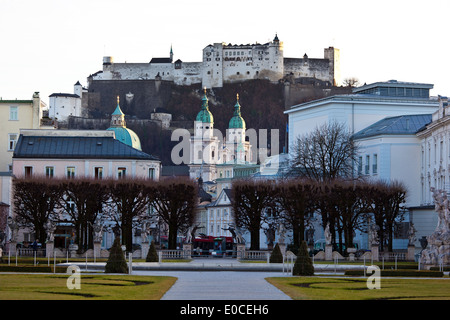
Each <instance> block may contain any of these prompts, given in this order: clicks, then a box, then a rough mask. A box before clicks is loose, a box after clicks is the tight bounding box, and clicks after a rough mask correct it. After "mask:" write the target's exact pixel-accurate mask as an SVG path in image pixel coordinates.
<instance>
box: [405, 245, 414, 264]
mask: <svg viewBox="0 0 450 320" xmlns="http://www.w3.org/2000/svg"><path fill="white" fill-rule="evenodd" d="M415 251H416V247H415V246H414V245H408V252H407V254H406V260H407V261H415V260H416V257H415Z"/></svg>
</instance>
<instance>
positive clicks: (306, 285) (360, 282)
mask: <svg viewBox="0 0 450 320" xmlns="http://www.w3.org/2000/svg"><path fill="white" fill-rule="evenodd" d="M266 280H267V281H268V282H269V283H271V284H272V285H274V286H276V287H277V288H279V289H280V290H281V291H283V292H284V293H286V294H287V295H289V296H290V297H291V298H292V299H294V300H450V280H449V279H393V278H383V277H381V280H380V287H381V288H380V289H372V290H370V289H368V287H367V279H366V278H344V277H336V278H327V277H289V278H285V277H272V278H267V279H266Z"/></svg>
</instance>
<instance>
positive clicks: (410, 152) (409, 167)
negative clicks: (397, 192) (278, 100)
mask: <svg viewBox="0 0 450 320" xmlns="http://www.w3.org/2000/svg"><path fill="white" fill-rule="evenodd" d="M431 88H433V85H431V84H421V83H410V82H399V81H396V80H391V81H387V82H377V83H373V84H369V85H364V86H362V87H359V88H356V89H354V90H353V94H349V95H342V96H332V97H328V98H325V99H320V100H315V101H311V102H307V103H303V104H300V105H295V106H292V107H291V108H290V109H289V110H287V111H285V114H287V115H288V117H289V144H290V146H292V144H293V143H294V142H295V140H296V138H297V137H298V136H299V135H304V134H308V133H309V132H311V131H312V130H313V129H314V128H315V127H317V126H320V125H322V124H324V123H327V122H330V121H337V122H339V123H344V124H345V125H346V127H347V128H348V130H349V131H350V132H351V133H353V134H354V135H353V137H354V139H355V141H356V142H357V143H358V145H359V146H360V154H359V156H358V163H357V164H355V170H356V174H357V175H360V176H365V177H366V178H369V179H379V180H384V181H393V180H397V181H400V182H403V183H404V184H405V186H406V188H407V191H408V193H407V199H406V207H407V209H408V211H409V215H407V216H406V219H405V222H413V223H414V226H415V228H416V229H417V234H416V238H417V239H420V237H421V236H423V235H425V234H427V230H428V229H429V227H428V225H435V224H434V222H433V221H434V219H435V217H434V215H433V214H431V215H430V213H432V212H430V210H429V209H430V207H425V208H424V207H423V206H422V204H429V202H427V201H430V194H429V192H427V188H428V190H429V185H430V183H429V182H426V181H425V182H424V180H425V179H424V178H423V177H426V176H427V175H428V176H430V177H436V179H435V180H436V183H437V185H439V183H441V185H444V181H445V178H444V177H442V176H441V177H439V175H438V174H437V173H436V174H434V172H439V166H438V168H437V169H436V168H432V170H434V171H432V172H433V173H430V172H428V173H422V176H423V177H422V178H421V175H420V171H421V168H422V171H423V168H424V165H423V164H422V163H423V159H424V158H426V155H425V153H426V152H427V151H426V150H428V151H429V153H433V152H437V151H436V150H437V148H442V149H444V146H443V145H442V146H441V145H440V142H438V140H436V139H435V138H433V139H431V140H432V141H433V142H429V143H424V142H422V139H423V135H424V134H425V131H421V132H420V133H418V134H417V135H416V133H417V131H419V130H421V129H422V128H424V126H426V125H427V123H429V122H430V121H431V118H432V117H431V115H432V114H434V115H433V119H435V118H436V117H437V116H436V115H437V110H438V108H439V101H438V100H437V99H435V98H432V97H430V96H429V90H430V89H431ZM441 104H442V103H441ZM429 135H430V136H431V133H430V134H429ZM449 139H450V135H449ZM449 139H447V143H449V141H448V140H449ZM441 140H442V141H444V140H445V139H444V138H442V139H441ZM427 148H428V149H427ZM425 149H426V150H425ZM449 150H450V149H449ZM421 154H422V155H421ZM433 156H434V154H433ZM428 157H431V156H430V155H428ZM433 159H434V158H433ZM433 161H434V160H433ZM441 170H442V169H441ZM430 179H431V178H430ZM446 181H450V180H448V178H447V180H446ZM433 182H434V181H433ZM427 197H428V198H427ZM418 208H419V209H418ZM424 209H425V211H424ZM432 230H434V228H433V229H432ZM431 232H432V231H431ZM431 232H430V233H431ZM428 234H429V233H428ZM357 241H359V242H360V243H362V244H363V243H365V242H366V240H365V239H364V237H363V238H362V239H358V240H357ZM406 245H407V240H406V239H403V240H400V241H397V242H394V249H398V248H404V247H405V246H406ZM415 245H416V250H420V242H419V241H416V242H415ZM396 246H397V247H396Z"/></svg>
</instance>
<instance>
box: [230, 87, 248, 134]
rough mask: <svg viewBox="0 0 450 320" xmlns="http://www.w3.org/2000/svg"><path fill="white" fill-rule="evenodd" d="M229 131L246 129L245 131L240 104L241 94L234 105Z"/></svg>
mask: <svg viewBox="0 0 450 320" xmlns="http://www.w3.org/2000/svg"><path fill="white" fill-rule="evenodd" d="M228 128H229V129H244V130H245V120H244V118H242V116H241V105H240V104H239V94H238V95H237V101H236V104H235V105H234V113H233V117H232V118H231V119H230V122H229V123H228Z"/></svg>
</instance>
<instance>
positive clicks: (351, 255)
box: [347, 248, 356, 261]
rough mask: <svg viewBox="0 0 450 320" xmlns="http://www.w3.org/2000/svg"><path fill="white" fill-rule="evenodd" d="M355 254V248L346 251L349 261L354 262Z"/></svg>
mask: <svg viewBox="0 0 450 320" xmlns="http://www.w3.org/2000/svg"><path fill="white" fill-rule="evenodd" d="M355 252H356V248H348V249H347V253H348V260H349V261H355Z"/></svg>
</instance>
